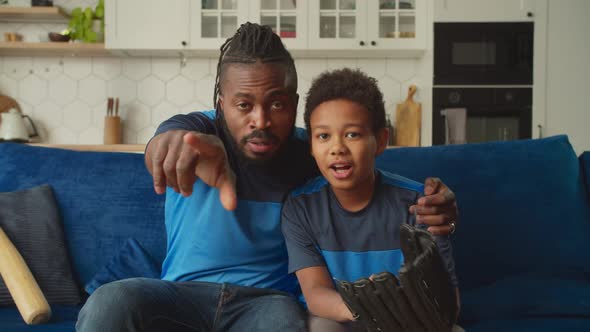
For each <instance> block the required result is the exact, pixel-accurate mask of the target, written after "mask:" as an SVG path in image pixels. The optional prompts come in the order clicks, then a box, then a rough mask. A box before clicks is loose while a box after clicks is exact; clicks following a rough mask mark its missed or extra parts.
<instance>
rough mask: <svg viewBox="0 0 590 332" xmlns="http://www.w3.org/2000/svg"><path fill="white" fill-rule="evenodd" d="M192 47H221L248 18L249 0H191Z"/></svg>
mask: <svg viewBox="0 0 590 332" xmlns="http://www.w3.org/2000/svg"><path fill="white" fill-rule="evenodd" d="M191 17H192V19H191V36H192V37H191V40H192V43H191V48H193V49H212V48H217V49H218V48H219V47H220V46H221V45H222V44H223V42H224V41H225V40H226V39H227V38H229V37H231V36H232V35H233V34H234V33H235V32H236V30H237V29H238V28H239V26H240V24H242V23H245V22H246V21H247V19H248V7H247V2H245V1H238V0H200V1H191Z"/></svg>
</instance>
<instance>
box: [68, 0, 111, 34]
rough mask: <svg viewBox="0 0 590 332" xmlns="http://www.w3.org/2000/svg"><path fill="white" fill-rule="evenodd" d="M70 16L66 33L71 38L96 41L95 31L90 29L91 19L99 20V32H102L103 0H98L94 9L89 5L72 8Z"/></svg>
mask: <svg viewBox="0 0 590 332" xmlns="http://www.w3.org/2000/svg"><path fill="white" fill-rule="evenodd" d="M70 16H71V18H70V22H69V24H68V31H67V34H69V35H70V38H71V39H72V40H80V41H83V42H87V43H93V42H96V41H97V37H98V35H97V31H94V30H93V29H92V21H93V20H100V22H101V24H100V30H101V31H100V32H104V0H99V1H98V4H97V5H96V8H95V9H94V10H92V8H90V7H86V8H85V9H82V8H81V7H76V8H74V9H72V12H71V14H70Z"/></svg>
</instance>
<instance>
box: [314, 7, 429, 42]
mask: <svg viewBox="0 0 590 332" xmlns="http://www.w3.org/2000/svg"><path fill="white" fill-rule="evenodd" d="M309 5H310V6H312V7H311V8H310V11H309V13H310V15H309V19H310V23H309V31H310V32H309V44H308V47H309V49H337V50H388V51H391V50H398V51H418V52H420V51H424V50H425V49H426V9H425V6H426V4H425V1H423V0H319V1H311V2H309Z"/></svg>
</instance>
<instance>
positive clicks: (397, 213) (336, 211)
mask: <svg viewBox="0 0 590 332" xmlns="http://www.w3.org/2000/svg"><path fill="white" fill-rule="evenodd" d="M304 119H305V125H306V127H307V132H308V135H309V136H310V143H311V153H312V155H313V157H314V158H315V160H316V163H317V165H318V168H319V169H320V171H321V173H322V175H323V176H320V177H318V178H316V179H315V180H312V181H310V182H308V183H307V184H306V185H304V186H303V187H301V188H299V189H297V190H296V191H294V192H293V193H292V195H291V197H289V198H288V200H287V201H286V203H285V205H284V207H283V211H282V230H283V233H284V235H285V238H286V245H287V249H288V253H289V272H295V273H296V275H297V278H298V279H299V283H300V285H301V289H302V291H303V295H304V296H305V300H306V302H307V306H308V309H309V311H310V312H311V314H313V315H315V316H319V317H323V318H327V319H330V320H333V321H337V322H350V321H352V320H353V316H352V314H351V312H350V310H349V309H348V307H347V306H346V305H345V303H344V301H343V300H342V298H341V296H340V295H339V293H338V292H337V291H336V289H335V288H334V284H333V278H334V279H339V280H348V281H354V280H357V279H359V278H361V277H368V276H370V275H372V274H374V273H379V272H383V271H389V272H392V273H394V274H397V272H398V270H399V268H400V267H401V265H402V263H403V256H402V253H401V250H400V248H399V237H400V236H399V226H400V225H401V224H402V223H408V224H415V218H414V216H413V215H411V214H410V213H409V212H408V206H410V205H412V204H415V202H416V200H417V199H418V198H419V197H420V196H421V193H422V192H423V189H424V188H423V185H422V184H420V183H417V182H414V181H412V180H409V179H406V178H403V177H401V176H399V175H395V174H391V173H388V172H384V171H380V170H378V169H375V157H376V156H377V155H379V154H380V153H382V152H383V151H384V149H385V148H386V146H387V139H388V134H389V133H388V129H386V127H385V107H384V102H383V95H382V94H381V91H380V90H379V88H378V86H377V82H376V80H375V79H373V78H370V77H368V76H367V75H365V74H364V73H362V72H360V71H358V70H351V69H346V68H345V69H340V70H335V71H332V72H325V73H323V74H322V75H320V76H319V77H318V78H316V79H315V80H314V82H313V83H312V86H311V88H310V90H309V92H308V95H307V101H306V106H305V114H304ZM436 240H437V244H438V245H439V249H440V253H441V255H442V256H443V259H444V261H445V263H446V264H447V267H448V270H449V273H450V275H451V279H452V283H453V285H454V286H455V287H456V286H457V279H456V276H455V271H454V270H455V269H454V261H453V259H452V251H451V247H450V242H449V239H448V237H446V236H445V237H436ZM311 323H312V324H313V320H312V322H311Z"/></svg>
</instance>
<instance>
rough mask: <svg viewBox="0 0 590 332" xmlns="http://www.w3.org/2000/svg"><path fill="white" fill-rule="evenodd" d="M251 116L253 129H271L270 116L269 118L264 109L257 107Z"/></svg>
mask: <svg viewBox="0 0 590 332" xmlns="http://www.w3.org/2000/svg"><path fill="white" fill-rule="evenodd" d="M250 114H251V116H252V118H251V121H250V126H251V127H252V129H265V128H268V127H270V116H268V113H267V112H266V110H265V109H264V107H261V106H259V107H256V108H254V110H252V112H251V113H250Z"/></svg>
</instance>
